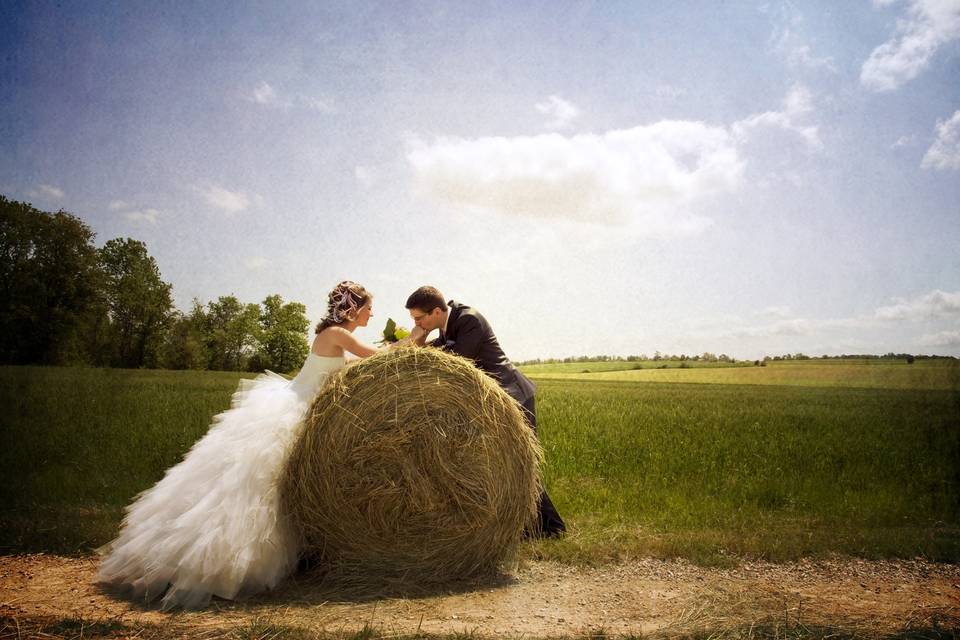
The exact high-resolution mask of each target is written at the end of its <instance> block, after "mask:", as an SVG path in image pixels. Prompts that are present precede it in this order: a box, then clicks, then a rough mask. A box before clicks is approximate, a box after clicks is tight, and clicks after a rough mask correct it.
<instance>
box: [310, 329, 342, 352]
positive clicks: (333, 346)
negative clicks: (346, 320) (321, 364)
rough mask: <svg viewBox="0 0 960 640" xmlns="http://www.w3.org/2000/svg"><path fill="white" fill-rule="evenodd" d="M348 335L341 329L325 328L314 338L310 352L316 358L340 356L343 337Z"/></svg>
mask: <svg viewBox="0 0 960 640" xmlns="http://www.w3.org/2000/svg"><path fill="white" fill-rule="evenodd" d="M349 333H350V332H349V331H347V330H346V329H344V328H343V327H327V328H326V329H324V330H323V331H321V332H320V333H318V334H317V335H316V336H315V337H314V339H313V345H311V347H310V351H312V352H313V353H315V354H317V355H318V356H342V355H343V346H342V345H343V337H344V334H349Z"/></svg>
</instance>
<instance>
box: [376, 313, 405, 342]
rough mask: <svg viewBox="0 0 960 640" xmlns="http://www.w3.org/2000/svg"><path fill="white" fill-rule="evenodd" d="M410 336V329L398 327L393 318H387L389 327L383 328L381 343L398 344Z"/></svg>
mask: <svg viewBox="0 0 960 640" xmlns="http://www.w3.org/2000/svg"><path fill="white" fill-rule="evenodd" d="M409 335H410V331H409V329H407V328H406V327H398V326H397V323H396V322H394V321H393V318H387V325H386V326H385V327H384V328H383V340H381V341H380V344H388V343H391V342H397V341H399V340H403V339H404V338H406V337H407V336H409Z"/></svg>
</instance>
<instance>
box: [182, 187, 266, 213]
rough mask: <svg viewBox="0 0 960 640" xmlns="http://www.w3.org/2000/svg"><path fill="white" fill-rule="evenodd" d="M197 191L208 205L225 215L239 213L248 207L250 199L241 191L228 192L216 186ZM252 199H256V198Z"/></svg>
mask: <svg viewBox="0 0 960 640" xmlns="http://www.w3.org/2000/svg"><path fill="white" fill-rule="evenodd" d="M197 191H199V192H200V195H202V196H203V198H204V199H205V200H206V201H207V203H208V204H210V205H212V206H214V207H217V208H218V209H221V210H223V211H224V212H226V213H227V214H234V213H239V212H241V211H243V210H245V209H247V208H248V207H249V206H250V197H249V196H248V195H247V194H245V193H243V192H242V191H228V190H227V189H224V188H223V187H218V186H217V185H208V186H206V187H198V188H197ZM254 199H257V198H256V196H255V197H254Z"/></svg>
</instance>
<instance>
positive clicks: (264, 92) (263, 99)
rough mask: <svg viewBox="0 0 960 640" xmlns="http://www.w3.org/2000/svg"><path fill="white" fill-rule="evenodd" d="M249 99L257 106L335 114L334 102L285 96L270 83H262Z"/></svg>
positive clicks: (307, 97)
mask: <svg viewBox="0 0 960 640" xmlns="http://www.w3.org/2000/svg"><path fill="white" fill-rule="evenodd" d="M247 98H248V99H249V100H251V101H252V102H256V103H257V104H262V105H264V106H266V107H273V108H277V109H290V108H293V107H299V108H303V109H308V110H310V111H319V112H320V113H335V112H336V108H335V107H334V106H333V102H332V101H331V100H328V99H324V98H316V97H312V96H305V95H303V94H296V95H291V94H284V93H280V92H278V91H277V90H276V89H275V88H274V87H273V85H271V84H270V83H269V82H261V83H260V84H259V85H258V86H257V87H256V88H255V89H254V90H253V91H252V92H250V93H249V94H248V95H247Z"/></svg>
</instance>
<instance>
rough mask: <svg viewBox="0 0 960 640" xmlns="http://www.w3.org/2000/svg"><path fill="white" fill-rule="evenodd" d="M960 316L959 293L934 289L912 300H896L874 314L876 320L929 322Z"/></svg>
mask: <svg viewBox="0 0 960 640" xmlns="http://www.w3.org/2000/svg"><path fill="white" fill-rule="evenodd" d="M950 316H960V291H957V292H954V293H949V292H946V291H940V290H939V289H935V290H933V291H931V292H930V293H926V294H924V295H922V296H917V297H916V298H912V299H909V300H908V299H904V298H896V299H895V304H892V305H889V306H886V307H880V308H879V309H877V310H876V311H875V312H874V317H875V318H877V319H878V320H931V319H934V318H945V317H950Z"/></svg>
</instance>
